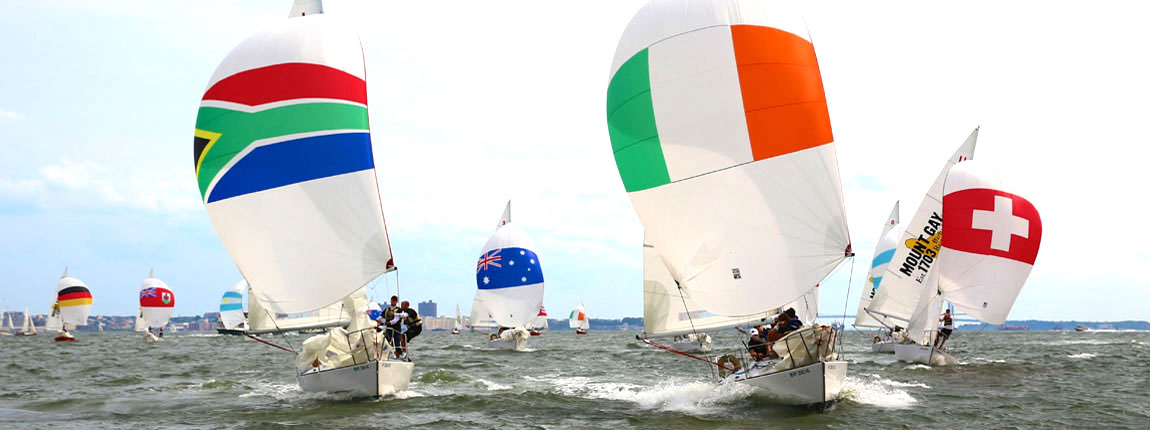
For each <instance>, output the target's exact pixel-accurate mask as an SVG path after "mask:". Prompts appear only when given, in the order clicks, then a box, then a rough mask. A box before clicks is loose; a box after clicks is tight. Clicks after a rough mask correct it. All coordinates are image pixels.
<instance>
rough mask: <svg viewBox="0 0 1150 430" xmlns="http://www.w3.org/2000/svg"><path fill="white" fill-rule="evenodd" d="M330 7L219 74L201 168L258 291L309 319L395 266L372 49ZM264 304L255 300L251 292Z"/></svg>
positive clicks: (207, 108) (313, 7)
mask: <svg viewBox="0 0 1150 430" xmlns="http://www.w3.org/2000/svg"><path fill="white" fill-rule="evenodd" d="M321 11H322V10H321V9H319V2H315V1H303V2H297V3H296V5H295V6H293V9H292V12H291V14H290V15H291V16H293V17H294V18H290V19H286V20H284V21H282V22H279V23H276V24H273V25H271V26H270V27H267V28H265V29H264V30H262V31H260V32H258V33H256V34H254V35H252V36H251V37H249V38H248V39H246V40H244V41H243V42H242V43H240V44H239V45H238V46H237V47H236V48H235V49H233V50H232V52H231V53H230V54H228V56H227V57H226V58H225V59H224V60H223V61H222V62H221V63H220V65H219V67H218V68H217V69H216V71H215V73H214V74H213V75H212V78H211V79H210V80H209V82H208V85H207V89H206V91H205V92H204V97H203V99H202V101H201V103H200V107H199V114H198V116H197V118H196V132H195V144H194V147H193V149H194V155H195V157H194V160H193V161H194V163H195V168H196V178H197V182H198V184H199V189H200V193H201V197H202V198H203V201H204V205H205V208H206V209H207V212H208V215H209V217H210V218H211V220H212V225H213V226H214V227H215V229H216V232H217V233H218V235H219V237H220V240H221V242H223V244H224V248H225V249H227V251H228V254H229V255H231V257H232V260H233V261H234V262H235V264H236V266H237V267H238V268H239V270H240V272H241V273H242V274H243V276H244V278H245V279H247V281H248V283H249V284H251V286H252V292H253V293H254V295H253V296H250V297H249V302H252V301H258V302H259V303H261V304H262V305H263V306H266V307H267V308H268V309H269V310H270V311H272V312H276V313H285V314H299V313H305V312H311V311H315V310H318V309H321V308H325V307H328V306H334V305H337V304H338V302H340V301H341V300H342V299H344V298H346V297H349V296H351V295H352V294H353V293H355V292H356V291H357V290H359V289H360V288H362V287H363V286H364V285H366V284H367V283H369V282H371V281H372V280H374V279H376V278H378V277H379V276H380V275H383V274H384V273H387V272H389V271H391V270H393V269H394V267H395V266H394V262H393V260H392V252H391V245H390V242H389V240H388V236H387V227H386V224H385V222H384V217H383V209H382V205H381V202H380V194H379V185H378V182H377V178H376V172H375V162H374V158H373V154H372V151H373V149H372V145H371V138H370V134H369V125H368V110H367V83H366V72H365V69H364V59H363V58H364V57H363V50H362V49H361V45H360V40H359V37H358V36H357V35H356V34H355V32H354V30H353V26H348V25H346V23H344V22H342V21H339V20H338V19H337V18H334V17H329V16H326V15H324V14H322V13H318V12H321ZM253 297H254V298H256V299H257V300H252V298H253Z"/></svg>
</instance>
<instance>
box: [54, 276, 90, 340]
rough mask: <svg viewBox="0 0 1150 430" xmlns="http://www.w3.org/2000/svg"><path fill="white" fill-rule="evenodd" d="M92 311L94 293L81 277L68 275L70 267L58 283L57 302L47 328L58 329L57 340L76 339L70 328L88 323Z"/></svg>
mask: <svg viewBox="0 0 1150 430" xmlns="http://www.w3.org/2000/svg"><path fill="white" fill-rule="evenodd" d="M91 311H92V293H91V292H90V291H88V286H87V285H85V284H84V282H82V281H80V280H79V279H76V278H72V277H69V276H68V269H67V268H65V269H64V274H62V275H60V281H59V282H57V283H56V302H55V303H53V304H52V313H51V314H50V315H48V324H47V325H46V327H45V329H46V330H52V329H55V330H57V331H58V333H57V334H56V338H55V340H56V341H57V342H71V341H75V340H76V337H75V336H74V335H72V333H71V332H69V331H68V329H69V328H70V327H71V328H75V327H76V326H81V325H87V324H88V314H89V313H91Z"/></svg>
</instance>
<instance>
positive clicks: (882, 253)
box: [854, 201, 902, 328]
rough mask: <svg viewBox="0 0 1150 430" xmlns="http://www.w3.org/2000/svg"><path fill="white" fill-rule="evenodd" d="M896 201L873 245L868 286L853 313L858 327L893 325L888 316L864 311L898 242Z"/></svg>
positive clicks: (900, 234) (892, 256) (872, 297)
mask: <svg viewBox="0 0 1150 430" xmlns="http://www.w3.org/2000/svg"><path fill="white" fill-rule="evenodd" d="M898 216H899V213H898V202H897V201H895V202H894V209H891V211H890V216H888V217H887V219H886V222H885V223H883V226H882V233H881V234H879V237H878V244H877V245H875V249H874V258H871V264H870V277H869V278H867V285H868V286H870V289H869V290H863V292H862V294H861V295H859V309H858V313H856V314H855V323H854V325H855V326H858V327H891V328H893V327H894V323H892V322H891V321H890V320H889V319H888V318H886V317H883V316H880V315H878V314H871V313H868V312H867V311H866V309H867V307H869V306H870V303H871V301H872V300H874V297H875V294H877V293H878V289H879V286H880V284H881V283H882V278H883V275H884V274H885V273H886V268H887V266H888V265H890V260H891V258H894V251H895V246H896V245H897V244H898V239H899V238H900V237H902V230H900V229H899V225H898V223H899V220H898Z"/></svg>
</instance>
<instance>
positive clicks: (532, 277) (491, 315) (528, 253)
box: [471, 202, 543, 327]
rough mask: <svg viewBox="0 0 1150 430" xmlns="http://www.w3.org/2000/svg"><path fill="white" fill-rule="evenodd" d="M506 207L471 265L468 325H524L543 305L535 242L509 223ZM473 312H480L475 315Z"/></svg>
mask: <svg viewBox="0 0 1150 430" xmlns="http://www.w3.org/2000/svg"><path fill="white" fill-rule="evenodd" d="M510 207H511V203H510V202H508V206H507V209H506V210H504V215H503V217H502V218H501V221H500V223H499V224H500V225H499V227H497V228H496V230H495V234H492V235H491V237H490V238H489V239H487V243H485V244H484V245H483V251H482V252H480V254H479V260H478V262H477V263H476V264H475V285H476V286H477V288H478V289H477V290H476V292H475V304H474V305H472V313H471V316H472V320H471V321H472V327H489V325H487V324H490V323H491V322H494V324H495V325H496V326H499V327H524V326H526V325H527V323H528V322H530V321H531V320H532V319H534V318H535V316H536V315H537V314H538V312H539V308H541V307H542V306H543V268H542V265H541V264H540V263H539V256H538V255H536V254H535V241H533V240H531V237H530V236H528V235H527V232H526V231H523V229H521V228H519V226H518V225H517V224H515V223H512V222H510V216H511V215H510ZM477 312H480V313H479V314H477Z"/></svg>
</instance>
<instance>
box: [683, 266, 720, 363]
mask: <svg viewBox="0 0 1150 430" xmlns="http://www.w3.org/2000/svg"><path fill="white" fill-rule="evenodd" d="M675 288H677V289H678V290H679V300H681V301H682V302H683V310H684V311H685V312H687V322H688V323H690V324H691V333H693V334H694V335H695V340H699V332H698V331H696V330H695V319H694V318H693V317H691V308H689V307H687V298H686V297H684V296H683V286H681V285H679V281H675ZM699 350H700V351H702V350H703V341H702V340H699ZM703 357H706V358H707V361H711V356H710V355H708V354H707V353H706V352H705V351H703ZM707 370H710V371H711V377H712V378H715V379H718V377H717V375H716V374H715V369H714V368H712V367H711V366H707Z"/></svg>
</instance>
